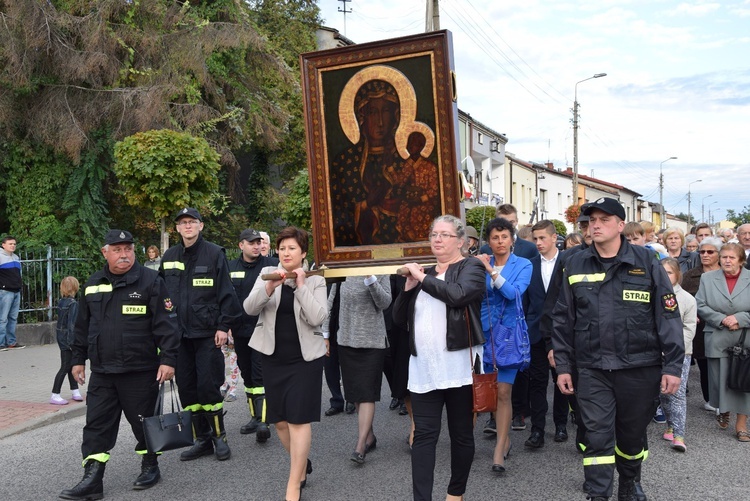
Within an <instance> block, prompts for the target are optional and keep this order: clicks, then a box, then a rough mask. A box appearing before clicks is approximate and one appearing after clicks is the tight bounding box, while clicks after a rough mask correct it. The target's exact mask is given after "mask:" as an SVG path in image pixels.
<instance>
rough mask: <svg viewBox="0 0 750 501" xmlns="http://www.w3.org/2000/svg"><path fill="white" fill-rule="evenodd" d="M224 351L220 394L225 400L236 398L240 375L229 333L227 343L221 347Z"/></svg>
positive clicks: (232, 341) (232, 339) (229, 400)
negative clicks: (223, 377)
mask: <svg viewBox="0 0 750 501" xmlns="http://www.w3.org/2000/svg"><path fill="white" fill-rule="evenodd" d="M221 351H222V353H224V375H225V378H226V379H225V381H224V384H223V385H221V394H222V395H223V396H224V400H226V401H227V402H234V401H235V400H237V381H238V380H239V377H240V368H239V366H238V365H237V352H236V351H234V338H232V335H231V334H230V335H229V338H227V343H226V344H225V345H223V346H222V347H221Z"/></svg>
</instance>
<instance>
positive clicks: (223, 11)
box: [0, 0, 299, 181]
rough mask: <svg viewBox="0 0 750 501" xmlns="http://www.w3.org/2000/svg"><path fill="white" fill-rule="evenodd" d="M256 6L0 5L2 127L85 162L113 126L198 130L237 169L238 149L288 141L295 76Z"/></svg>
mask: <svg viewBox="0 0 750 501" xmlns="http://www.w3.org/2000/svg"><path fill="white" fill-rule="evenodd" d="M251 13H252V12H251V11H250V7H249V6H248V5H247V4H246V3H245V2H239V1H236V0H214V1H211V2H198V3H191V2H179V1H174V0H152V1H139V0H134V1H132V2H117V1H111V0H56V1H23V2H3V3H0V17H2V22H0V88H4V89H6V90H7V91H6V92H2V93H0V134H1V135H2V136H5V137H7V138H29V139H30V140H32V141H36V142H38V143H40V144H45V145H48V146H50V147H52V148H53V149H55V150H56V151H58V152H64V153H66V154H67V155H68V156H70V158H72V159H73V160H74V161H76V162H77V161H78V160H79V159H80V157H81V154H82V152H83V151H84V150H85V148H86V145H87V144H88V143H89V142H90V141H91V135H92V132H93V131H95V130H101V129H105V128H109V129H110V130H111V131H112V132H111V133H112V136H113V137H114V139H122V138H124V137H127V136H130V135H132V134H134V133H136V132H139V131H145V130H151V129H165V128H169V129H176V130H182V131H188V132H193V133H195V134H197V135H201V136H203V137H205V138H206V140H207V141H209V142H210V143H211V144H212V145H213V146H214V147H215V148H216V149H217V151H219V152H220V154H221V162H222V164H224V165H227V166H229V167H233V168H237V167H238V166H237V163H236V159H235V157H234V154H233V153H232V151H233V150H234V149H239V148H241V147H243V146H246V145H248V144H253V143H258V144H260V145H263V146H264V147H268V148H270V149H271V150H274V149H276V148H279V147H280V145H281V144H282V140H283V139H284V138H285V136H286V134H287V131H288V128H289V124H290V120H291V119H292V117H293V116H294V115H295V113H294V111H295V110H296V106H297V104H296V103H291V107H290V100H289V96H293V95H294V94H299V90H298V89H299V84H298V82H297V80H298V78H297V75H296V74H295V73H294V72H293V71H291V69H290V68H289V66H288V65H287V64H285V62H284V60H283V59H282V57H281V56H280V55H278V54H277V53H276V48H275V47H272V46H271V45H270V44H269V42H268V40H267V39H266V38H265V37H263V36H261V34H260V33H259V32H258V28H257V26H256V25H255V24H254V22H253V20H252V18H251ZM228 179H229V180H230V181H231V178H228Z"/></svg>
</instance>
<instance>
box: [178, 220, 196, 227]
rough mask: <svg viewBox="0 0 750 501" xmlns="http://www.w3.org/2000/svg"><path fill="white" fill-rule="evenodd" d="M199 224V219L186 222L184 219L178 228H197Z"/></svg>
mask: <svg viewBox="0 0 750 501" xmlns="http://www.w3.org/2000/svg"><path fill="white" fill-rule="evenodd" d="M197 224H200V221H198V220H197V219H191V220H185V219H183V220H182V221H180V222H179V223H177V225H178V226H195V225H197Z"/></svg>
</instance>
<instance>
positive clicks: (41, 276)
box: [17, 245, 91, 323]
mask: <svg viewBox="0 0 750 501" xmlns="http://www.w3.org/2000/svg"><path fill="white" fill-rule="evenodd" d="M17 253H18V256H19V257H20V258H21V276H22V278H23V290H22V291H21V307H20V309H19V311H18V321H19V323H33V322H45V321H49V320H53V319H54V318H55V309H56V307H57V302H58V301H59V300H60V282H61V281H62V279H63V278H65V277H66V276H68V275H71V276H74V277H76V278H77V279H78V281H79V282H81V283H83V279H84V278H85V277H87V276H88V274H89V273H90V271H89V270H90V266H91V263H89V262H88V260H85V259H83V258H79V257H75V256H72V255H69V253H68V250H67V249H65V250H55V249H52V247H51V246H49V245H48V246H47V247H46V248H45V249H25V250H20V251H17Z"/></svg>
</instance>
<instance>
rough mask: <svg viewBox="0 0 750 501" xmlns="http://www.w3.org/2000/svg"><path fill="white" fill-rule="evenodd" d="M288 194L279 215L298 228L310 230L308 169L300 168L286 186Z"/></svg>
mask: <svg viewBox="0 0 750 501" xmlns="http://www.w3.org/2000/svg"><path fill="white" fill-rule="evenodd" d="M287 188H288V191H289V194H288V196H287V199H286V204H285V206H284V212H283V213H282V215H281V217H283V218H284V220H285V221H286V222H287V223H288V224H290V225H292V226H297V227H298V228H304V229H306V230H308V231H311V230H312V214H311V209H310V176H309V174H308V171H307V170H306V169H305V170H301V171H299V172H298V173H297V176H296V177H295V178H294V179H292V181H291V182H290V183H289V185H288V186H287Z"/></svg>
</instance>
